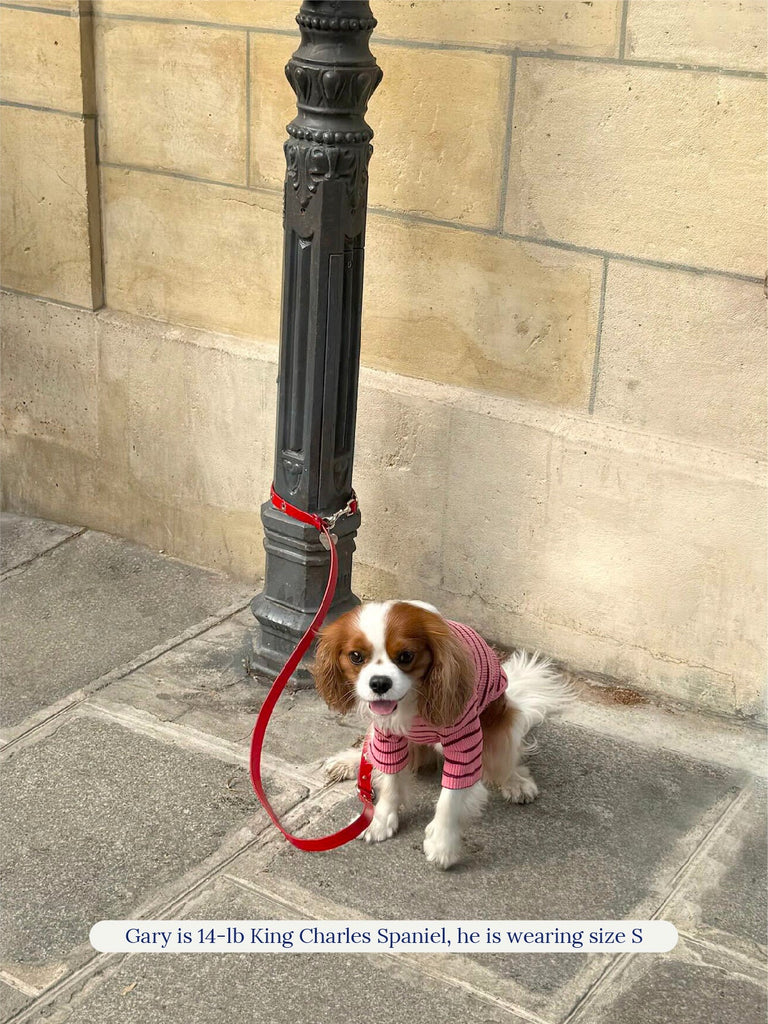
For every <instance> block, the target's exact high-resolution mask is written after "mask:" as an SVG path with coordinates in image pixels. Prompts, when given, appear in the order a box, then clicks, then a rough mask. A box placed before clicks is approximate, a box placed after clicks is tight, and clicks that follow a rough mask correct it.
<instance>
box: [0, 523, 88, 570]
mask: <svg viewBox="0 0 768 1024" xmlns="http://www.w3.org/2000/svg"><path fill="white" fill-rule="evenodd" d="M80 532H81V531H80V529H79V527H76V526H62V525H60V524H59V523H51V522H49V521H48V520H47V519H34V518H33V517H31V516H15V515H13V514H11V513H10V512H4V513H2V515H0V573H5V572H8V571H9V570H11V569H16V568H18V567H19V566H21V565H24V564H25V563H27V562H31V561H32V559H33V558H37V556H38V555H42V554H43V553H44V552H46V551H50V550H51V548H55V547H58V545H59V544H61V543H62V542H63V541H65V540H68V539H69V538H70V537H73V536H74V535H75V534H77V533H80Z"/></svg>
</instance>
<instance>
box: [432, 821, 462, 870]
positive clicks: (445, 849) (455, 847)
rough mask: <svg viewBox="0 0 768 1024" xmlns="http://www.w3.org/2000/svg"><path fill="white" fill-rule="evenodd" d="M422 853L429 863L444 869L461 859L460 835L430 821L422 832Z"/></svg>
mask: <svg viewBox="0 0 768 1024" xmlns="http://www.w3.org/2000/svg"><path fill="white" fill-rule="evenodd" d="M424 853H425V855H426V858H427V860H428V861H429V862H430V863H431V864H436V865H437V867H439V868H442V869H443V870H446V868H450V867H453V865H454V864H457V863H458V862H459V860H460V859H461V836H460V835H458V834H457V833H455V832H452V831H449V830H447V829H446V828H445V827H444V826H441V825H439V824H438V823H437V822H436V821H434V820H433V821H430V823H429V824H428V825H427V828H426V831H425V833H424Z"/></svg>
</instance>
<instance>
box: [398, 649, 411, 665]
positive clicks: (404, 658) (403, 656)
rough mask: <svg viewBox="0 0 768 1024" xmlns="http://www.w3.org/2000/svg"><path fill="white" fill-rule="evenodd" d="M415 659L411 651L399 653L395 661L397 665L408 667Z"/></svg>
mask: <svg viewBox="0 0 768 1024" xmlns="http://www.w3.org/2000/svg"><path fill="white" fill-rule="evenodd" d="M415 657H416V655H415V654H414V653H413V651H400V653H399V654H398V656H397V659H396V660H397V664H398V665H410V664H411V662H412V661H413V659H414V658H415Z"/></svg>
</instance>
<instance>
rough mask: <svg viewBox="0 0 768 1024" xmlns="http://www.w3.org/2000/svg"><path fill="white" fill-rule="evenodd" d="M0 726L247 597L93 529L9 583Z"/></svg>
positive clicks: (239, 587) (210, 576)
mask: <svg viewBox="0 0 768 1024" xmlns="http://www.w3.org/2000/svg"><path fill="white" fill-rule="evenodd" d="M0 593H2V603H3V684H4V701H3V711H2V718H1V719H0V721H2V724H4V725H10V724H15V723H17V722H19V721H20V720H22V719H23V718H25V717H26V716H27V715H29V714H30V713H32V712H34V711H36V710H39V709H41V708H44V707H46V706H47V705H48V704H50V703H52V702H53V701H55V700H56V699H58V698H61V697H63V696H65V695H66V694H67V693H69V692H71V691H72V690H75V689H77V688H78V687H80V686H83V685H84V684H86V683H88V682H90V681H91V680H93V679H97V678H98V677H99V676H101V675H104V674H105V673H106V672H108V671H110V670H111V669H113V668H115V667H117V666H118V665H120V664H122V663H123V662H126V661H129V660H130V659H132V658H135V657H136V656H137V655H139V654H140V653H141V652H142V651H145V650H148V649H149V648H151V647H153V646H155V645H157V644H159V643H161V642H162V641H164V640H167V639H169V638H171V637H173V636H176V635H177V634H178V633H180V632H182V631H183V630H184V629H186V628H188V627H189V626H191V625H193V624H194V623H195V622H199V621H201V620H203V619H205V618H206V617H207V616H209V615H212V614H214V613H215V612H217V611H219V610H220V609H222V608H224V607H226V606H227V605H230V604H232V603H234V602H235V601H238V600H241V599H242V600H247V596H248V590H247V589H246V588H245V587H244V585H243V584H238V583H234V582H232V581H231V580H228V579H226V578H225V577H223V576H219V575H217V574H216V573H212V572H208V571H206V570H204V569H198V568H196V567H194V566H190V565H185V564H183V563H181V562H176V561H173V560H171V559H169V558H164V557H162V556H161V555H158V554H155V553H154V552H152V551H149V550H147V549H146V548H141V547H138V546H137V545H135V544H130V543H128V542H126V541H121V540H117V539H115V538H113V537H108V536H107V535H106V534H100V533H93V532H88V533H85V534H83V535H82V536H80V537H77V538H76V539H74V540H72V541H70V543H68V544H64V545H63V546H62V547H60V548H57V550H55V551H52V552H50V553H49V555H48V556H47V557H46V558H43V559H39V560H36V561H35V562H32V563H31V564H30V565H29V566H28V567H27V568H26V569H25V571H24V572H22V573H19V574H18V575H16V574H14V575H13V576H11V577H9V578H8V579H6V580H4V581H3V583H2V585H1V589H0Z"/></svg>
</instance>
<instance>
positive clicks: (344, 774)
mask: <svg viewBox="0 0 768 1024" xmlns="http://www.w3.org/2000/svg"><path fill="white" fill-rule="evenodd" d="M323 771H324V772H325V776H326V778H327V779H328V781H329V782H346V780H347V779H354V778H356V776H357V765H355V764H354V763H353V762H352V761H351V760H350V758H349V757H348V755H347V754H346V753H345V754H336V755H335V756H334V757H329V758H328V760H327V761H324V762H323Z"/></svg>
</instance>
